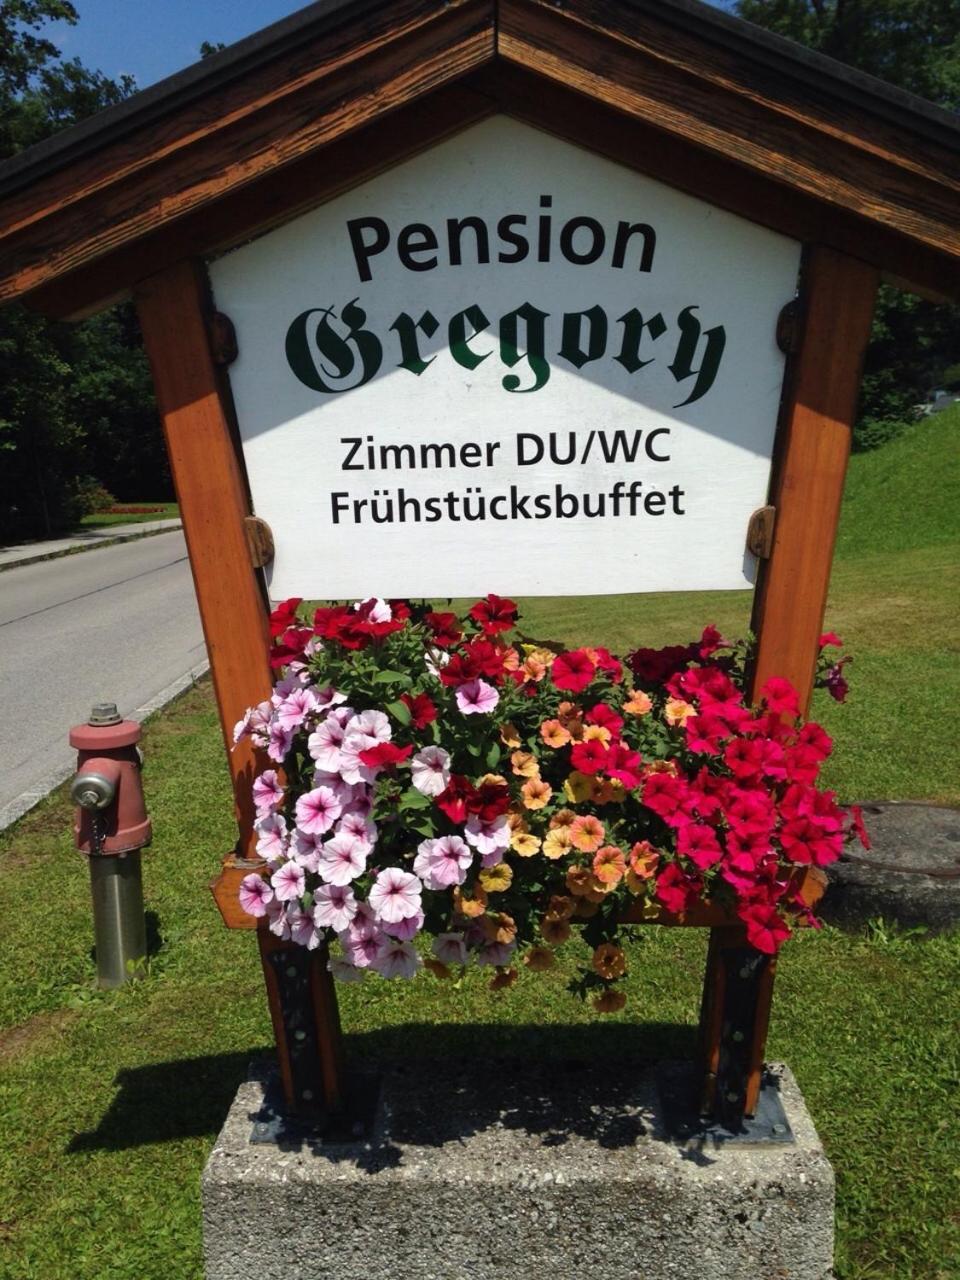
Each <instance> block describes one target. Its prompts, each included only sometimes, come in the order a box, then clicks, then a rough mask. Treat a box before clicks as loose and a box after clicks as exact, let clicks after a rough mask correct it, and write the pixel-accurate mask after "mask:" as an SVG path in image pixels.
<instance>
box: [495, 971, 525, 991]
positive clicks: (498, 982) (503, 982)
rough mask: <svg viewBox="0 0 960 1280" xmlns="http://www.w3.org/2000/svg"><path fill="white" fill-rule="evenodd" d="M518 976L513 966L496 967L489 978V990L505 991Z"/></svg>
mask: <svg viewBox="0 0 960 1280" xmlns="http://www.w3.org/2000/svg"><path fill="white" fill-rule="evenodd" d="M517 977H518V974H517V971H516V969H514V968H504V969H498V970H497V972H496V973H495V974H494V976H493V977H492V978H491V979H490V990H491V991H506V989H507V987H512V986H513V984H514V983H515V982H516V980H517Z"/></svg>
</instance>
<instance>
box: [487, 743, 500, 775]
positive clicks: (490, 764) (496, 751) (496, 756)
mask: <svg viewBox="0 0 960 1280" xmlns="http://www.w3.org/2000/svg"><path fill="white" fill-rule="evenodd" d="M499 763H500V743H499V742H494V743H493V744H492V745H491V747H490V750H489V751H488V752H487V768H488V769H495V768H496V767H497V765H498V764H499Z"/></svg>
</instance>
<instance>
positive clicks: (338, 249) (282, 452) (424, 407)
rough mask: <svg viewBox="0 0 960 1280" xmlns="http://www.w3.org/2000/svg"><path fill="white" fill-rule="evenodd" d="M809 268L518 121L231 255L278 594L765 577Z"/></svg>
mask: <svg viewBox="0 0 960 1280" xmlns="http://www.w3.org/2000/svg"><path fill="white" fill-rule="evenodd" d="M799 262H800V246H799V245H798V244H797V243H795V242H794V241H791V240H788V239H786V238H785V237H783V236H780V235H777V234H776V233H774V232H772V231H768V230H766V229H765V228H763V227H759V226H756V225H755V224H752V223H749V222H747V221H745V220H744V219H742V218H740V217H737V216H735V215H733V214H729V213H725V212H723V211H722V210H719V209H717V208H715V207H713V206H711V205H709V204H706V203H704V202H703V201H700V200H696V199H694V198H692V197H690V196H685V195H683V194H681V193H680V192H678V191H675V190H673V189H672V188H670V187H667V186H664V185H663V184H662V183H659V182H656V181H654V180H652V179H650V178H645V177H642V176H641V175H639V174H637V173H634V172H632V171H630V170H628V169H625V168H623V167H621V166H619V165H616V164H613V163H611V162H610V161H608V160H605V159H603V158H602V157H600V156H597V155H593V154H591V153H589V152H587V151H585V150H583V149H581V148H579V147H574V146H571V145H570V144H569V143H567V142H564V141H562V140H560V139H558V138H553V137H550V136H549V135H547V134H544V133H542V132H540V131H538V130H535V129H532V128H530V127H529V126H527V125H524V124H520V123H518V122H516V121H514V120H509V119H507V118H506V117H495V118H494V119H492V120H488V121H485V122H483V123H482V124H479V125H476V126H474V127H473V128H471V129H468V130H466V131H465V132H464V133H462V134H460V135H459V136H458V137H456V138H453V139H451V140H449V141H446V142H444V143H442V144H440V145H439V146H435V147H433V148H432V149H430V150H429V151H427V152H425V153H424V154H422V155H420V156H418V157H416V158H415V159H413V160H409V161H407V162H406V163H404V164H401V165H398V166H397V167H396V168H394V169H391V170H389V171H388V172H387V173H384V174H382V175H380V176H379V177H377V178H375V179H373V180H372V181H370V182H367V183H364V184H363V185H361V186H359V187H357V188H356V189H354V190H352V191H350V192H349V193H347V194H345V195H342V196H340V197H339V198H338V199H335V200H333V201H331V202H330V203H328V204H326V205H323V206H321V207H320V208H318V209H316V210H314V211H312V212H310V213H308V214H305V215H304V216H302V217H300V218H298V219H296V220H295V221H293V222H290V223H287V224H286V225H285V226H283V227H282V228H280V229H279V230H276V231H273V232H271V233H270V234H268V235H266V236H263V237H262V238H260V239H258V240H256V241H254V242H252V243H250V244H248V245H245V246H244V247H243V248H241V249H238V250H237V251H235V252H233V253H231V254H229V255H227V256H226V257H223V258H221V259H220V260H219V261H217V262H215V263H214V264H212V267H211V280H212V285H213V290H214V297H215V301H216V305H217V307H218V309H219V310H220V311H221V312H224V313H226V314H227V315H228V316H229V317H230V318H231V320H232V321H233V323H234V326H235V329H236V333H237V340H238V346H239V353H240V354H239V358H238V359H237V361H236V363H234V364H233V365H232V366H231V368H230V382H231V386H232V390H233V395H234V400H235V403H236V406H237V415H238V420H239V428H240V436H241V439H242V441H243V452H244V459H245V462H246V469H247V475H248V478H249V482H250V488H251V493H252V497H253V504H254V509H255V511H256V513H257V515H258V516H260V517H261V518H263V519H264V520H266V522H267V524H268V525H269V526H270V528H271V530H272V532H273V536H274V540H275V559H274V560H273V562H272V564H271V566H270V570H269V582H270V593H271V595H272V596H273V597H274V598H283V597H286V596H289V595H305V596H314V597H323V598H344V597H346V598H351V597H366V596H369V595H371V594H380V595H383V596H391V595H397V594H401V595H410V596H417V597H420V596H422V597H426V598H431V597H434V598H436V597H445V596H454V595H470V594H476V595H482V594H484V593H485V592H487V591H490V590H494V591H498V592H502V593H505V594H509V593H522V594H527V595H538V594H539V595H559V594H565V593H566V594H604V593H613V592H630V591H665V590H697V589H709V588H713V589H726V588H743V587H747V586H750V585H751V584H752V583H753V580H754V575H755V566H756V562H755V560H754V557H753V556H752V555H748V554H745V551H744V548H745V536H746V529H747V523H748V520H749V517H750V513H751V512H752V511H753V510H754V509H755V508H757V507H759V506H761V505H762V504H763V503H764V502H765V501H766V495H767V492H768V488H769V481H770V459H771V457H772V453H773V440H774V433H775V428H776V422H777V410H778V407H779V402H780V395H781V384H782V379H783V368H784V357H783V355H782V354H781V352H780V350H779V349H778V347H777V344H776V336H775V335H776V324H777V317H778V314H779V312H780V310H781V308H782V307H783V305H784V304H785V303H786V302H788V301H789V300H790V299H792V298H793V296H794V293H795V290H796V280H797V272H798V268H799Z"/></svg>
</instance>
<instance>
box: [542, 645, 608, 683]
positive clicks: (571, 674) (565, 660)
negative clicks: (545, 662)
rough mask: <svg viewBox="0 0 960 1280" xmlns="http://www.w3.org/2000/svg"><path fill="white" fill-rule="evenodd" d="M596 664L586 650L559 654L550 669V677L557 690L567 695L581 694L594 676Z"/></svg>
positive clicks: (573, 650) (572, 650)
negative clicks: (564, 691)
mask: <svg viewBox="0 0 960 1280" xmlns="http://www.w3.org/2000/svg"><path fill="white" fill-rule="evenodd" d="M596 670H597V667H596V663H595V662H594V661H593V659H592V658H591V657H590V655H589V654H588V653H587V651H586V649H571V650H570V651H569V653H560V654H558V655H557V656H556V658H554V660H553V663H552V665H551V667H550V676H551V679H552V680H553V683H554V684H555V685H556V687H557V688H558V689H565V690H566V691H567V692H569V693H582V692H583V691H584V689H586V687H587V685H588V684H589V683H590V681H591V680H592V679H593V677H594V675H595V674H596Z"/></svg>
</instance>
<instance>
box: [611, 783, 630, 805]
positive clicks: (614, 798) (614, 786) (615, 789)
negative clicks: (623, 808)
mask: <svg viewBox="0 0 960 1280" xmlns="http://www.w3.org/2000/svg"><path fill="white" fill-rule="evenodd" d="M626 798H627V788H626V787H625V786H624V785H623V783H622V782H621V781H620V779H619V778H611V779H610V800H609V803H610V804H623V802H624V800H626Z"/></svg>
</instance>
